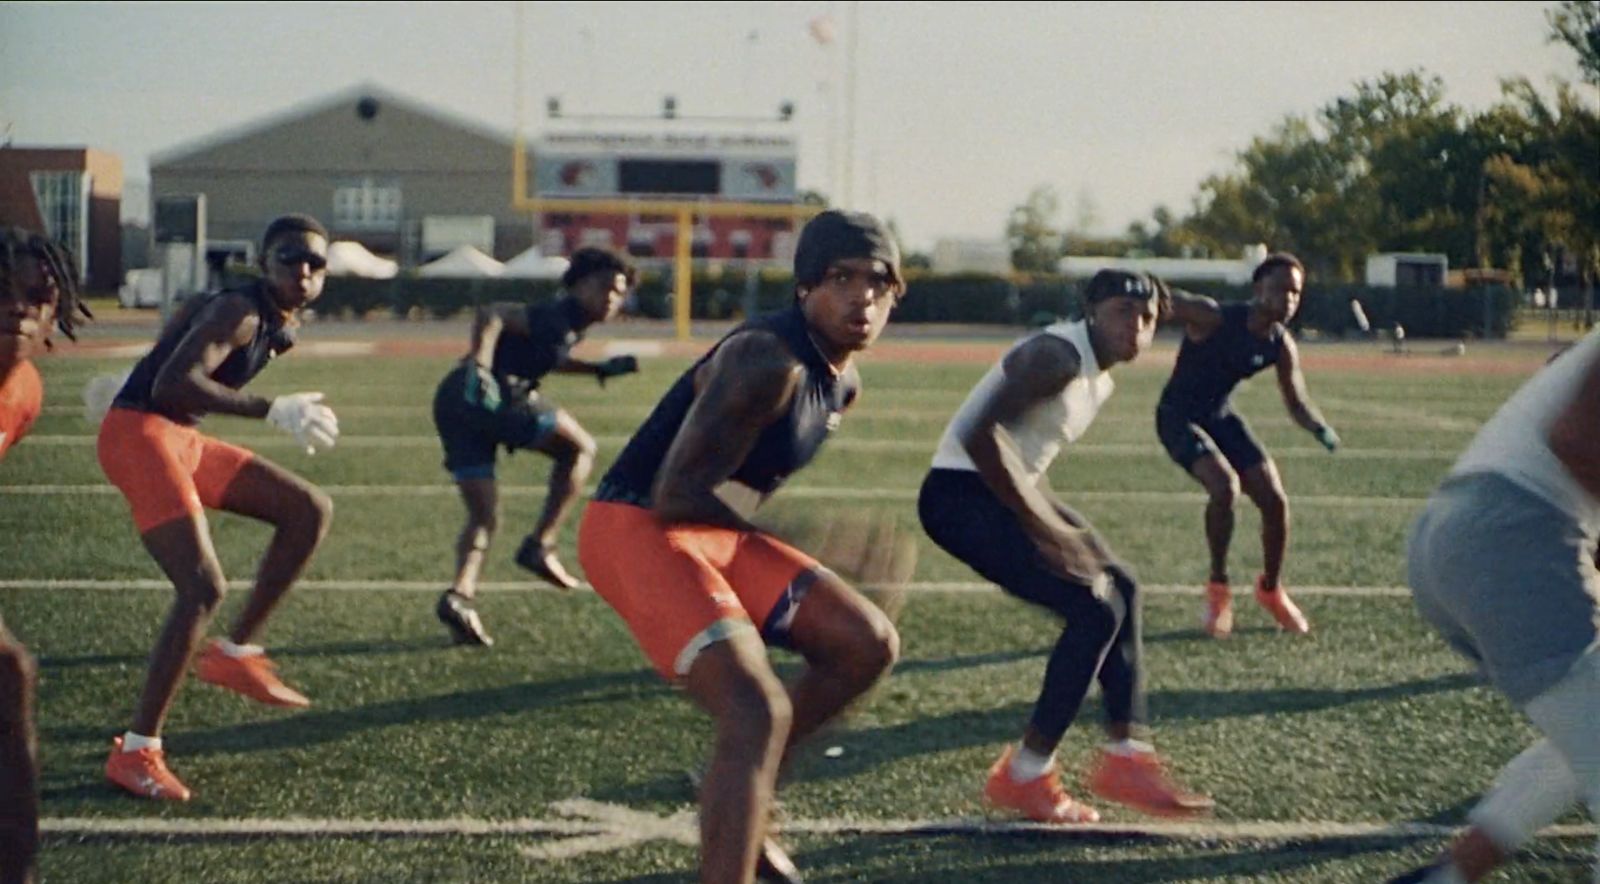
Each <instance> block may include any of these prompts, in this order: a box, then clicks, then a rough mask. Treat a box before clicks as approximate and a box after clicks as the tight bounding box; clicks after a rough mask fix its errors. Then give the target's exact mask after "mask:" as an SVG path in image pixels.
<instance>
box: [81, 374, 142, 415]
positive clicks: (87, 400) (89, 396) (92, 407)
mask: <svg viewBox="0 0 1600 884" xmlns="http://www.w3.org/2000/svg"><path fill="white" fill-rule="evenodd" d="M130 374H133V369H131V368H130V369H126V370H124V371H122V372H119V373H117V374H97V375H95V376H94V377H92V378H90V379H89V383H87V384H84V385H83V419H84V420H86V421H88V422H89V423H91V424H93V425H95V426H97V427H98V426H100V422H101V421H103V420H105V419H106V412H108V411H110V410H111V402H112V400H114V399H116V398H117V394H118V393H120V392H122V385H123V384H126V383H127V382H128V375H130Z"/></svg>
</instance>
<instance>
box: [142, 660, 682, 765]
mask: <svg viewBox="0 0 1600 884" xmlns="http://www.w3.org/2000/svg"><path fill="white" fill-rule="evenodd" d="M669 690H670V688H668V687H667V686H666V685H665V684H663V683H662V682H661V679H660V678H658V677H657V676H656V675H655V673H654V672H652V671H650V670H648V669H638V670H635V671H633V672H609V673H598V674H594V675H585V676H581V677H576V678H565V679H556V680H553V681H532V682H526V683H523V684H516V685H507V686H504V687H497V688H486V689H482V690H469V691H454V692H451V693H447V694H436V695H433V696H430V697H417V698H413V699H407V700H397V701H393V702H388V703H371V704H367V705H363V706H353V707H350V708H346V709H332V710H328V711H319V710H317V709H312V710H310V711H308V712H303V713H300V714H297V715H293V716H290V717H287V718H281V719H277V720H273V721H262V722H257V723H254V724H239V725H227V726H224V727H215V728H205V729H200V730H193V731H186V732H179V733H178V734H176V735H173V736H175V738H176V739H175V740H172V741H173V742H181V743H182V745H183V754H185V755H206V754H212V753H219V752H223V753H244V752H280V751H283V750H285V749H301V748H305V747H307V746H313V745H317V744H321V743H330V742H336V741H340V740H344V739H346V738H349V737H351V736H353V735H356V734H360V733H363V732H366V731H371V730H375V729H378V728H385V727H391V726H394V725H422V724H428V723H434V722H450V721H471V720H473V719H477V718H485V717H491V716H497V715H504V714H506V713H508V712H518V711H522V710H527V709H534V708H539V707H548V706H555V705H558V704H594V703H615V702H619V701H630V700H638V699H641V698H644V697H646V696H648V695H653V694H658V693H665V692H667V691H669Z"/></svg>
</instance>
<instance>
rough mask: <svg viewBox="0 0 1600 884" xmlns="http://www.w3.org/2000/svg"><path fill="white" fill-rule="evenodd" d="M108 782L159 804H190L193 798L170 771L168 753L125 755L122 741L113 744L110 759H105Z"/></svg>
mask: <svg viewBox="0 0 1600 884" xmlns="http://www.w3.org/2000/svg"><path fill="white" fill-rule="evenodd" d="M106 779H108V780H110V781H111V782H113V783H115V784H117V785H118V786H121V787H122V788H124V789H126V790H128V791H129V792H132V793H133V794H135V795H137V796H139V797H140V798H154V799H156V800H158V801H188V800H189V796H190V795H191V794H192V793H191V792H190V791H189V787H188V786H185V785H184V784H183V783H182V782H180V781H179V780H178V778H177V777H175V776H173V775H172V771H170V770H167V756H166V753H164V752H162V751H161V750H160V749H137V750H135V751H133V752H124V751H122V738H121V737H114V738H112V740H111V757H109V758H107V759H106Z"/></svg>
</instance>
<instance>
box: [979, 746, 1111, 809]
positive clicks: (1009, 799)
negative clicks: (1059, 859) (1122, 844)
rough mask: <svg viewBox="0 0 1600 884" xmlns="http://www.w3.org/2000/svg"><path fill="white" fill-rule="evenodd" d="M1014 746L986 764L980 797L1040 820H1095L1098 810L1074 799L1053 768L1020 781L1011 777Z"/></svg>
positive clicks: (995, 805)
mask: <svg viewBox="0 0 1600 884" xmlns="http://www.w3.org/2000/svg"><path fill="white" fill-rule="evenodd" d="M1015 751H1016V747H1015V746H1007V747H1006V751H1005V752H1003V753H1001V755H1000V760H999V761H996V762H995V763H994V766H993V767H991V768H989V782H987V783H985V784H984V787H983V798H984V800H985V801H987V802H989V804H990V805H992V806H994V807H999V808H1004V809H1006V810H1014V811H1017V812H1018V813H1020V814H1022V815H1023V816H1025V817H1027V818H1028V819H1030V820H1033V821H1034V822H1039V823H1094V822H1099V821H1100V814H1099V812H1097V811H1096V810H1095V809H1094V808H1092V807H1090V806H1089V805H1087V804H1084V803H1082V802H1080V801H1077V800H1075V799H1074V798H1073V797H1072V796H1071V795H1068V794H1067V793H1066V791H1065V790H1063V789H1062V788H1061V777H1060V775H1059V773H1058V772H1057V771H1056V770H1054V769H1053V768H1052V769H1051V770H1050V771H1049V772H1048V773H1046V774H1045V775H1044V776H1041V777H1035V778H1034V779H1031V780H1028V781H1027V782H1023V783H1019V782H1017V781H1016V780H1013V779H1012V778H1011V753H1013V752H1015Z"/></svg>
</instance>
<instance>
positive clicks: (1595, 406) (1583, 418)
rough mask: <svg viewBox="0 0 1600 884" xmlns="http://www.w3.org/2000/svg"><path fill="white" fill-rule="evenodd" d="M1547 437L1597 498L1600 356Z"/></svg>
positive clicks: (1599, 485) (1599, 493)
mask: <svg viewBox="0 0 1600 884" xmlns="http://www.w3.org/2000/svg"><path fill="white" fill-rule="evenodd" d="M1549 438H1550V451H1551V453H1553V454H1555V456H1556V459H1557V460H1560V461H1561V465H1562V466H1564V467H1566V468H1567V472H1569V473H1571V474H1572V478H1573V479H1574V480H1576V481H1577V483H1578V485H1579V486H1580V487H1582V488H1583V490H1585V491H1587V492H1589V495H1590V496H1591V497H1596V498H1600V357H1597V358H1596V359H1595V360H1594V361H1592V362H1590V363H1589V367H1588V368H1587V369H1586V370H1585V372H1584V376H1583V383H1582V384H1581V385H1579V387H1578V394H1577V395H1576V396H1575V397H1573V399H1572V401H1571V402H1569V403H1567V406H1566V407H1565V408H1563V409H1561V413H1560V414H1558V415H1556V419H1555V422H1554V423H1552V424H1551V425H1550V431H1549ZM1596 559H1597V561H1600V553H1597V554H1596Z"/></svg>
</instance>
